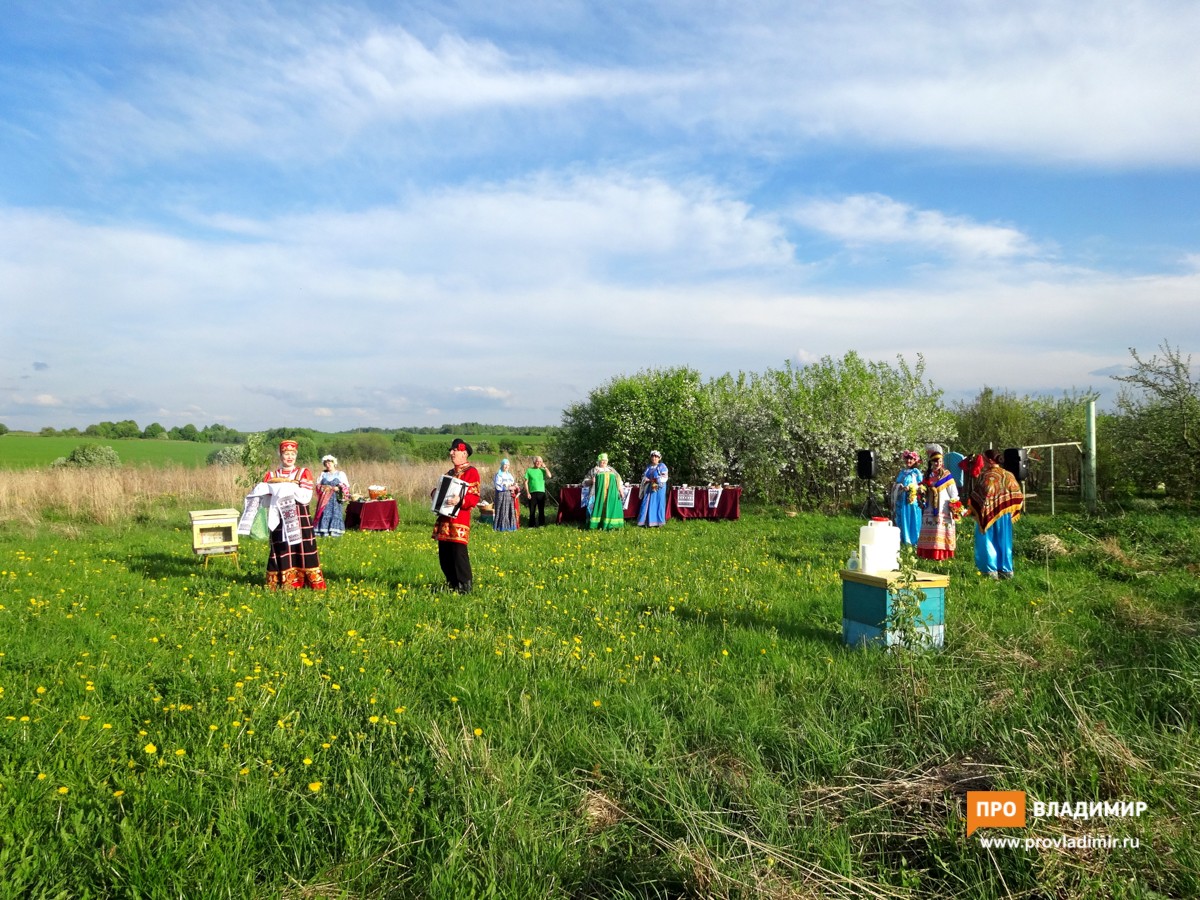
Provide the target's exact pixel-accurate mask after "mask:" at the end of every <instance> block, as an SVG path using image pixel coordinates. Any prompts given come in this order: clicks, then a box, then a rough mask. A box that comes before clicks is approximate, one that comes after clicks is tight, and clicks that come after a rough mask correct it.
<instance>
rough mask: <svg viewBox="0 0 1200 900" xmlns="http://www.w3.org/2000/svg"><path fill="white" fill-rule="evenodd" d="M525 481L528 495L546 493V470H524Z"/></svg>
mask: <svg viewBox="0 0 1200 900" xmlns="http://www.w3.org/2000/svg"><path fill="white" fill-rule="evenodd" d="M525 481H526V483H527V484H528V485H529V493H531V494H540V493H545V491H546V470H545V469H526V470H525Z"/></svg>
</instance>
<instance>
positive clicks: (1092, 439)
mask: <svg viewBox="0 0 1200 900" xmlns="http://www.w3.org/2000/svg"><path fill="white" fill-rule="evenodd" d="M1086 441H1087V446H1086V448H1085V449H1084V451H1083V473H1082V474H1083V478H1082V481H1083V505H1084V507H1086V509H1087V511H1088V512H1089V513H1093V514H1094V513H1095V512H1096V401H1095V400H1089V401H1088V404H1087V438H1086Z"/></svg>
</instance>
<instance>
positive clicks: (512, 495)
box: [492, 459, 520, 531]
mask: <svg viewBox="0 0 1200 900" xmlns="http://www.w3.org/2000/svg"><path fill="white" fill-rule="evenodd" d="M508 467H509V462H508V460H507V459H502V460H500V471H498V472H497V473H496V478H495V480H494V481H493V485H494V486H495V488H496V505H495V508H494V510H493V518H492V528H494V529H495V530H496V531H516V530H517V524H518V522H519V521H520V519H519V518H518V516H517V502H516V497H517V479H516V477H515V476H514V475H513V473H512V472H510V471H509V469H508Z"/></svg>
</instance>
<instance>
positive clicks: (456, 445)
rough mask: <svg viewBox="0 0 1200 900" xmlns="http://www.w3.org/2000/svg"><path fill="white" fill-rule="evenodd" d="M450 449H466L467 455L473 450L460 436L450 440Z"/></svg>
mask: <svg viewBox="0 0 1200 900" xmlns="http://www.w3.org/2000/svg"><path fill="white" fill-rule="evenodd" d="M450 449H451V450H466V451H467V456H470V455H471V454H472V453H473V452H474V451H473V450H472V449H471V445H470V444H468V443H467V442H466V441H464V440H463V439H462V438H455V439H454V440H452V441H451V442H450Z"/></svg>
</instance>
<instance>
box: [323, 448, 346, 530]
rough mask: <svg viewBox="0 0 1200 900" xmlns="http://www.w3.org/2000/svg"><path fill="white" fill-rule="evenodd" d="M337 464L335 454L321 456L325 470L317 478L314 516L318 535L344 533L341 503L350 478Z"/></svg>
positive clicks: (344, 526)
mask: <svg viewBox="0 0 1200 900" xmlns="http://www.w3.org/2000/svg"><path fill="white" fill-rule="evenodd" d="M337 464H338V461H337V457H336V456H332V455H330V454H328V453H327V454H325V455H324V456H322V457H321V465H322V466H323V467H324V468H325V471H324V472H322V473H321V477H320V478H318V479H317V513H316V515H315V516H314V519H315V520H316V523H317V526H316V530H317V535H318V536H319V537H341V536H342V535H343V534H345V533H346V517H345V511H344V510H343V508H342V504H343V503H344V502H345V500H346V498H347V497H348V496H349V495H350V479H348V478H347V477H346V473H345V472H343V471H342V470H341V469H339V468H338V467H337Z"/></svg>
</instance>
